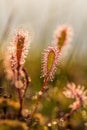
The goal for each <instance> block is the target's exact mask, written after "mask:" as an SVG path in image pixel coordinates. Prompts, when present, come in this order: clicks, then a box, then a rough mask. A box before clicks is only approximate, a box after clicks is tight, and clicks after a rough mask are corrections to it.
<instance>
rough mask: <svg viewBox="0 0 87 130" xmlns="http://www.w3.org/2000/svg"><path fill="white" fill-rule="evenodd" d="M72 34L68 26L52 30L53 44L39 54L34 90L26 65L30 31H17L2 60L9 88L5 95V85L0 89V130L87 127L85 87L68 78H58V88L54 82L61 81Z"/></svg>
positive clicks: (83, 129)
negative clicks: (38, 87)
mask: <svg viewBox="0 0 87 130" xmlns="http://www.w3.org/2000/svg"><path fill="white" fill-rule="evenodd" d="M73 34H74V33H73V29H72V27H71V26H70V25H60V26H59V27H58V28H57V29H56V31H55V32H54V37H53V40H52V43H50V45H49V46H48V47H47V48H46V49H44V50H43V53H42V54H41V75H40V76H39V77H40V78H41V79H40V80H42V83H41V84H42V85H41V87H40V90H39V91H38V92H36V93H34V92H33V89H31V83H32V82H34V81H33V80H32V79H31V75H30V74H29V71H28V70H29V69H31V68H27V67H25V62H27V61H26V58H27V56H28V54H29V50H30V48H31V47H32V40H31V39H32V38H31V34H30V32H28V30H24V29H23V28H18V29H17V30H16V32H15V35H14V36H13V38H12V40H11V42H9V45H8V46H7V49H6V55H5V58H4V59H3V60H4V68H5V75H4V76H5V78H6V82H8V84H7V85H8V87H7V88H8V89H9V90H10V91H8V93H9V95H6V94H4V91H5V92H6V90H5V89H4V87H3V86H2V87H1V88H0V130H12V129H13V130H78V129H80V127H81V130H86V125H87V123H86V121H87V117H86V105H87V90H86V87H85V86H83V85H80V84H75V83H74V82H73V80H71V81H70V80H68V79H67V80H66V81H65V82H64V83H63V80H62V81H61V82H62V84H63V85H62V88H61V89H60V87H59V86H58V85H57V84H58V83H56V82H57V79H58V81H59V80H61V79H60V78H59V77H60V76H59V75H61V72H62V71H61V69H62V63H64V61H65V59H66V55H65V53H67V54H68V49H67V46H68V45H71V41H72V38H73ZM68 55H69V54H68ZM66 66H67V67H68V64H67V65H66ZM59 70H60V71H59ZM58 71H59V72H60V73H57V72H58ZM33 73H35V72H33ZM36 86H38V84H36ZM60 86H61V84H60ZM27 94H28V95H29V98H28V99H26V95H27ZM59 100H60V101H59ZM74 120H76V121H77V124H75V121H74ZM80 120H82V122H81V121H80ZM80 123H82V124H81V126H80Z"/></svg>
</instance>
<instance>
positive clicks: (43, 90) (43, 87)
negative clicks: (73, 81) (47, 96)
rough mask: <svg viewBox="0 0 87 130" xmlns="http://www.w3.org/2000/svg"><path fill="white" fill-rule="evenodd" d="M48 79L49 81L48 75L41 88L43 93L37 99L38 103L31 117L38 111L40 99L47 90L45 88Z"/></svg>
mask: <svg viewBox="0 0 87 130" xmlns="http://www.w3.org/2000/svg"><path fill="white" fill-rule="evenodd" d="M47 81H48V77H46V78H45V79H44V82H43V85H42V88H41V90H40V91H41V93H42V94H41V95H39V96H38V98H37V101H36V104H35V108H34V110H33V112H32V113H31V115H30V117H31V118H33V116H34V114H35V112H36V111H37V108H38V105H39V102H40V100H41V99H42V96H43V95H44V92H45V89H46V85H47Z"/></svg>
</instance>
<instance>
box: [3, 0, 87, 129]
mask: <svg viewBox="0 0 87 130" xmlns="http://www.w3.org/2000/svg"><path fill="white" fill-rule="evenodd" d="M86 14H87V0H75V1H73V0H0V48H1V49H0V54H1V57H0V61H1V62H0V63H1V66H0V79H1V81H0V85H2V84H3V85H4V86H6V83H4V82H3V81H4V78H3V77H4V73H3V72H4V68H3V65H2V59H3V57H4V52H5V50H6V47H7V46H8V44H9V42H10V41H11V40H12V35H13V34H14V30H15V29H17V28H18V27H20V26H23V27H24V28H26V29H27V30H28V31H30V33H31V36H32V42H31V45H30V51H29V55H28V58H27V61H26V64H25V66H26V68H27V70H28V72H29V75H30V77H31V80H32V82H31V91H34V92H37V91H38V90H40V88H41V84H42V79H40V73H41V59H42V52H43V50H44V49H45V48H47V46H48V45H51V43H52V41H53V34H54V31H55V29H56V28H57V26H59V25H61V24H69V25H70V26H72V28H73V30H74V36H73V40H72V42H71V43H70V44H71V46H72V47H71V48H69V49H68V50H66V51H67V53H66V54H65V59H64V61H63V62H62V63H61V65H60V66H59V68H58V71H57V73H56V76H55V80H54V82H53V83H52V86H51V85H50V84H49V86H50V87H51V89H50V91H49V93H48V95H49V97H51V93H52V92H54V95H55V92H59V96H58V102H61V100H63V98H64V97H62V94H61V92H62V89H61V88H62V87H64V86H65V85H66V83H67V82H69V81H70V82H75V83H76V84H82V85H84V86H85V87H87V82H86V80H87V16H86ZM2 70H3V71H2ZM53 86H56V87H57V88H55V87H53ZM52 87H53V88H52ZM59 89H60V91H59ZM31 91H28V94H30V93H31ZM56 97H57V95H56ZM56 97H55V96H54V97H51V98H52V101H53V102H51V101H43V102H45V103H44V108H45V109H43V113H44V114H48V115H50V114H52V112H53V111H54V107H55V99H56ZM50 103H51V105H50V108H51V109H49V108H48V106H49V104H50ZM60 104H61V103H60ZM64 105H65V106H66V107H67V104H65V100H64V101H63V102H62V105H60V108H61V109H62V107H63V108H65V107H64ZM75 118H76V117H75ZM86 120H87V119H86ZM78 121H79V120H78ZM81 121H82V120H81ZM74 123H75V122H74ZM80 123H81V122H80V121H79V123H78V126H79V127H78V129H79V128H80V127H81V126H80ZM75 125H76V124H75ZM82 129H83V128H82ZM76 130H77V127H76Z"/></svg>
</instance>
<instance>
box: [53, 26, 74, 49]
mask: <svg viewBox="0 0 87 130" xmlns="http://www.w3.org/2000/svg"><path fill="white" fill-rule="evenodd" d="M72 36H73V29H72V28H71V26H69V25H60V26H59V27H58V28H57V29H56V31H55V33H54V41H53V43H54V44H55V45H56V46H57V47H58V49H59V50H60V51H61V49H62V48H63V47H64V46H65V45H66V44H68V43H70V42H71V40H72Z"/></svg>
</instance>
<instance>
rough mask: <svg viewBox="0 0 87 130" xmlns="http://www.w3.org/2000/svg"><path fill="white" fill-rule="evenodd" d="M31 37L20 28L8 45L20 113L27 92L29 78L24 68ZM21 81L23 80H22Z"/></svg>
mask: <svg viewBox="0 0 87 130" xmlns="http://www.w3.org/2000/svg"><path fill="white" fill-rule="evenodd" d="M30 41H31V37H30V36H29V33H28V32H27V31H24V30H23V29H22V28H21V29H19V30H17V31H16V34H15V36H14V38H13V41H12V42H11V43H10V45H9V47H8V50H9V63H10V68H11V70H12V73H13V79H12V80H13V82H14V84H15V87H16V89H17V92H18V96H19V100H20V113H21V111H22V105H23V97H24V95H25V92H26V90H27V87H28V84H29V82H30V78H29V76H28V73H27V71H26V70H25V68H24V63H25V59H26V57H27V55H28V50H29V46H30ZM22 79H23V80H22Z"/></svg>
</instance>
